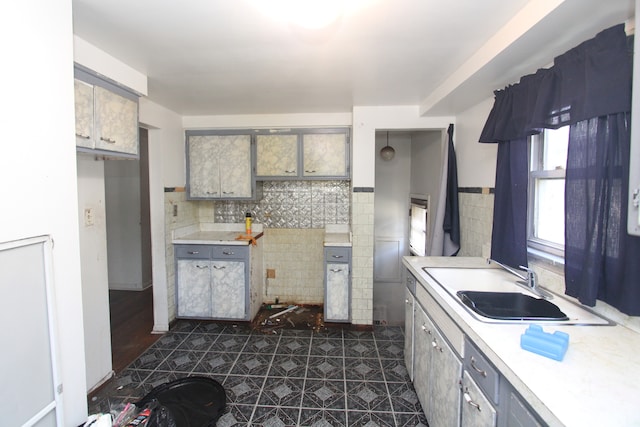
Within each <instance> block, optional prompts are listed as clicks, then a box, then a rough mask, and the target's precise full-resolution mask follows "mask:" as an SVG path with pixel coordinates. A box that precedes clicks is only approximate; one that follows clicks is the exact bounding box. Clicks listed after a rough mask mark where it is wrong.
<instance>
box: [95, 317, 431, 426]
mask: <svg viewBox="0 0 640 427" xmlns="http://www.w3.org/2000/svg"><path fill="white" fill-rule="evenodd" d="M403 340H404V336H403V332H402V328H400V327H391V326H388V327H383V326H381V327H377V326H376V327H374V329H373V331H368V332H364V331H354V330H350V329H342V328H327V329H326V330H323V331H320V332H314V331H312V330H296V329H282V330H281V331H280V333H279V334H278V335H267V334H264V333H262V332H259V331H255V330H252V329H251V328H250V327H249V326H248V325H232V324H228V323H224V324H223V323H214V322H198V321H185V320H181V321H178V322H177V323H176V324H175V325H174V327H172V329H171V331H170V332H168V333H167V334H165V335H163V336H162V337H161V338H160V339H159V340H158V341H156V342H155V343H154V344H153V345H151V347H149V348H148V349H147V350H146V351H145V352H144V353H143V354H142V355H141V356H140V357H139V358H137V359H136V360H135V361H134V362H133V363H131V364H130V365H129V366H128V367H127V368H126V369H124V370H123V371H122V372H120V373H119V374H117V375H116V376H115V377H114V378H113V379H112V380H111V381H109V383H107V384H106V385H105V386H104V387H102V389H101V390H99V391H98V392H97V393H96V394H95V395H94V396H93V398H92V399H90V402H89V413H90V414H92V413H97V412H105V411H108V410H109V407H110V405H122V404H123V403H126V402H134V401H136V400H137V399H139V398H141V397H142V396H144V395H145V394H146V393H147V392H149V391H150V390H151V389H152V388H153V387H155V386H157V385H160V384H162V383H165V382H167V381H171V380H174V379H176V378H181V377H185V376H195V375H198V376H208V377H211V378H214V379H216V380H218V381H219V382H220V383H222V384H223V385H224V388H225V390H226V393H227V410H226V413H225V414H224V415H223V417H222V418H221V419H220V420H219V421H218V424H217V425H218V426H220V427H222V426H224V427H231V426H274V427H275V426H296V425H299V426H332V427H335V426H370V427H374V426H425V425H427V422H426V420H425V418H424V415H423V413H422V409H421V406H420V403H419V402H418V399H417V396H416V394H415V392H414V390H413V386H412V385H411V382H410V380H409V377H408V375H407V370H406V368H405V366H404V360H403Z"/></svg>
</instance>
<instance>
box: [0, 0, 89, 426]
mask: <svg viewBox="0 0 640 427" xmlns="http://www.w3.org/2000/svg"><path fill="white" fill-rule="evenodd" d="M71 18H72V14H71V1H70V0H31V1H25V2H8V3H6V4H4V5H3V7H2V13H1V14H0V37H1V39H2V40H3V43H2V58H3V60H4V63H5V64H7V65H6V66H4V67H3V69H2V83H3V87H2V96H1V97H0V117H2V126H0V138H1V140H2V144H0V177H1V179H2V183H3V185H2V190H1V194H2V200H3V209H2V210H1V211H0V223H1V224H2V227H0V241H2V242H5V241H11V240H17V239H23V238H27V237H31V236H41V235H50V236H51V237H52V238H53V241H54V246H53V280H54V286H55V299H56V300H55V307H56V310H55V311H56V316H57V321H58V337H59V352H58V353H59V356H60V357H59V361H60V364H61V371H62V382H63V384H64V391H63V399H64V408H63V409H64V420H65V421H64V424H65V425H67V426H74V425H78V424H80V423H82V422H84V420H85V419H86V413H87V407H86V394H85V392H86V381H85V362H84V331H83V319H82V311H83V309H82V290H81V281H80V280H81V279H80V249H79V238H78V212H77V206H78V200H77V192H76V185H77V184H76V183H77V181H76V148H75V137H74V133H75V132H74V127H75V126H74V110H73V109H74V100H73V69H72V63H73V50H72V49H73V45H72V22H71ZM0 316H1V314H0ZM16 320H19V319H4V318H2V323H3V324H4V325H5V327H7V326H8V325H11V324H15V322H16ZM0 357H1V356H0ZM25 357H28V358H35V357H38V355H36V354H30V355H25ZM0 361H1V359H0ZM14 368H15V367H12V366H4V364H2V368H1V369H14ZM24 398H25V399H29V396H25V397H24Z"/></svg>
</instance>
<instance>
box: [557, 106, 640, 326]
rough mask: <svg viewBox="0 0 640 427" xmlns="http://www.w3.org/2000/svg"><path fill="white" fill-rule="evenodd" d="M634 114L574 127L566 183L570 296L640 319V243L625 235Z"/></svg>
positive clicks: (566, 254)
mask: <svg viewBox="0 0 640 427" xmlns="http://www.w3.org/2000/svg"><path fill="white" fill-rule="evenodd" d="M629 124H630V114H629V113H619V114H612V115H609V116H602V117H597V118H594V119H591V120H585V121H582V122H579V123H577V124H575V125H573V126H571V131H570V134H569V151H568V156H567V173H566V184H565V210H566V217H565V282H566V293H567V294H568V295H571V296H573V297H576V298H578V300H579V301H580V302H582V303H583V304H586V305H589V306H593V305H595V303H596V299H599V300H601V301H604V302H606V303H608V304H611V305H612V306H614V307H616V308H618V309H619V310H620V311H622V312H624V313H626V314H629V315H632V316H638V315H640V286H639V283H640V282H638V280H639V279H638V278H640V238H639V237H634V236H630V235H628V234H627V231H626V225H627V202H628V199H627V194H628V191H629V181H628V177H629V154H630V147H629V142H630V127H629Z"/></svg>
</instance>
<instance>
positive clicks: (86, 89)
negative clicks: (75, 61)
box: [74, 79, 93, 148]
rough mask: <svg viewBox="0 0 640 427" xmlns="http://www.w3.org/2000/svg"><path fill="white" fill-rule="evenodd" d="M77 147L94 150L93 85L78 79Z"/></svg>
mask: <svg viewBox="0 0 640 427" xmlns="http://www.w3.org/2000/svg"><path fill="white" fill-rule="evenodd" d="M74 88H75V106H76V145H77V146H78V147H87V148H93V85H90V84H88V83H85V82H83V81H81V80H78V79H76V80H75V81H74Z"/></svg>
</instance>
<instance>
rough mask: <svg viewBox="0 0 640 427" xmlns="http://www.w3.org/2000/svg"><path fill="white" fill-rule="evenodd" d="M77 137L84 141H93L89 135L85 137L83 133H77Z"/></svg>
mask: <svg viewBox="0 0 640 427" xmlns="http://www.w3.org/2000/svg"><path fill="white" fill-rule="evenodd" d="M76 137H77V138H82V139H91V137H90V136H89V135H83V134H81V133H76Z"/></svg>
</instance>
